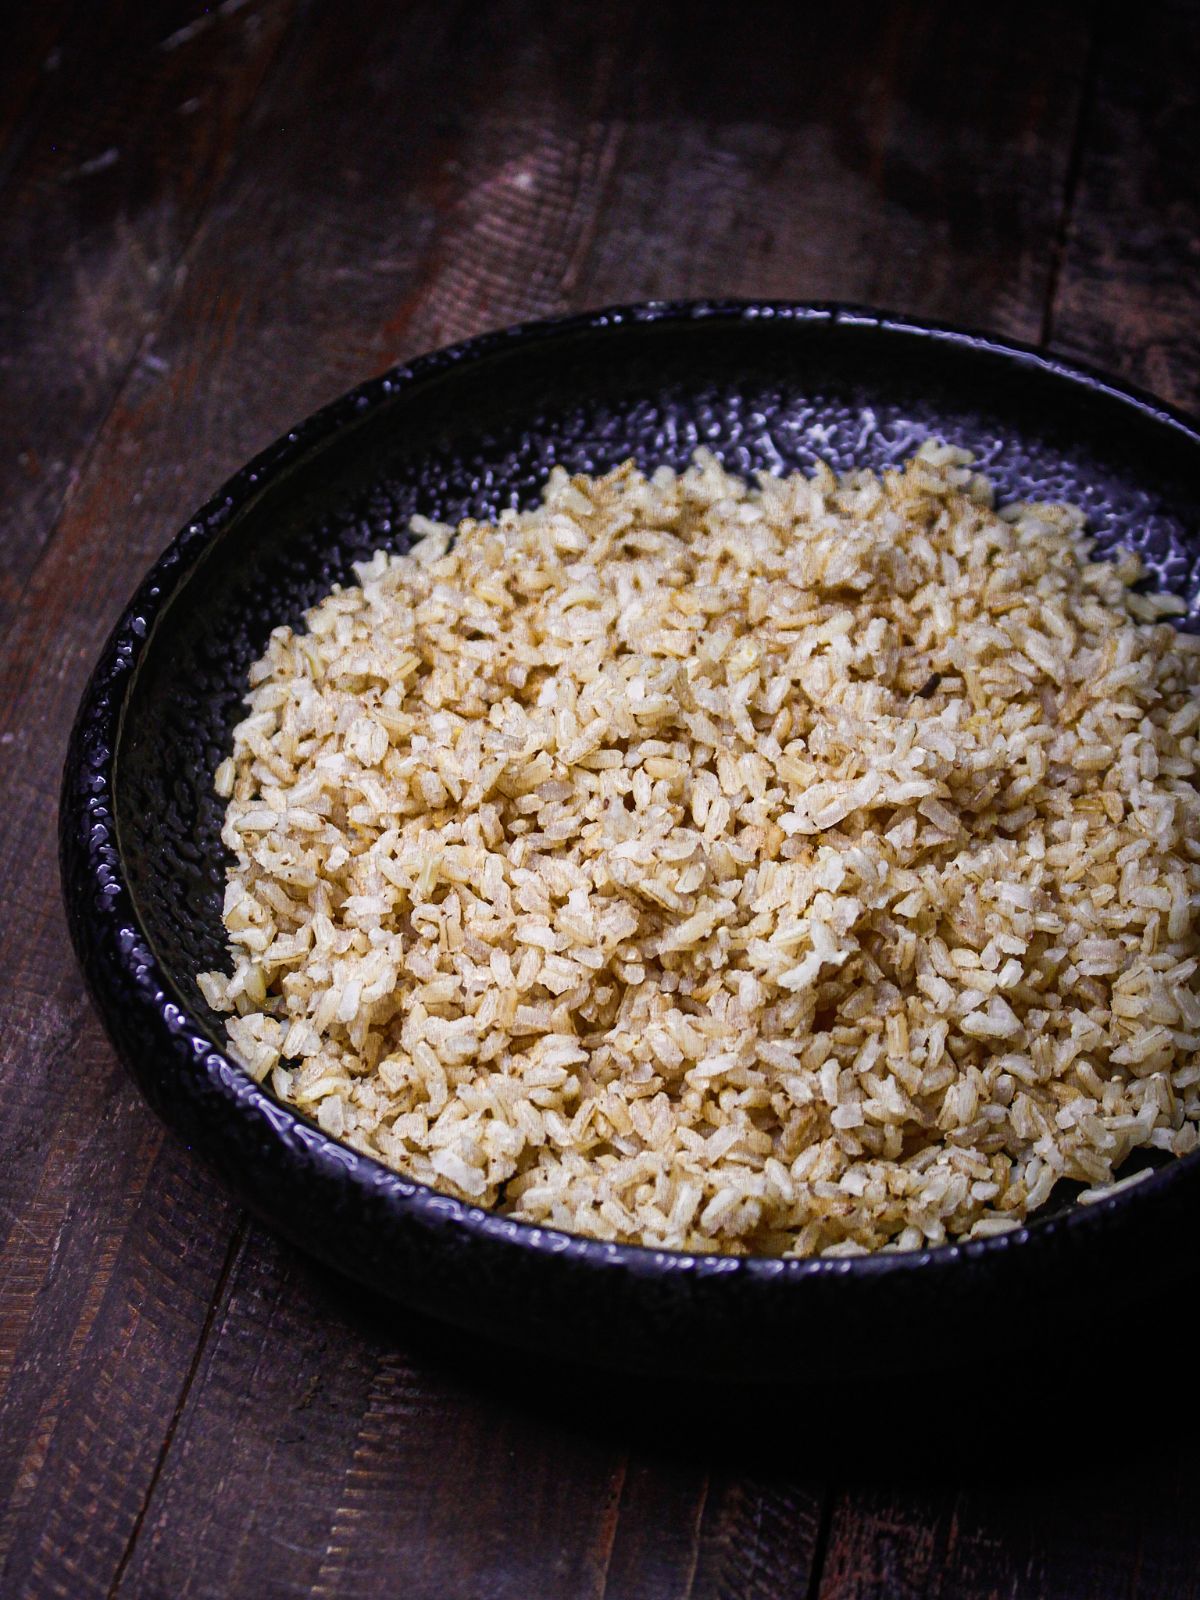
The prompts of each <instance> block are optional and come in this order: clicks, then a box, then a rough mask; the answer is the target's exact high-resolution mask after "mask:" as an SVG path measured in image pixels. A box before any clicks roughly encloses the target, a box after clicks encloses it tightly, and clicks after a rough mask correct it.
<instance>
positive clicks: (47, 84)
mask: <svg viewBox="0 0 1200 1600" xmlns="http://www.w3.org/2000/svg"><path fill="white" fill-rule="evenodd" d="M294 3H295V0H254V3H253V4H247V5H245V6H238V5H231V4H229V3H226V4H224V5H220V6H218V7H216V8H215V9H214V10H213V11H212V12H210V13H209V15H208V17H207V18H206V19H205V20H206V22H207V24H208V25H206V26H204V27H198V26H196V16H195V7H194V6H193V5H190V4H188V3H186V0H158V3H156V4H152V5H144V4H140V3H138V0H117V3H114V4H111V5H110V4H105V5H102V6H88V7H83V8H80V10H79V12H78V14H77V16H76V17H75V18H74V26H73V27H72V28H71V29H70V30H69V31H68V32H67V34H66V35H65V37H64V39H63V40H62V41H61V42H60V43H59V44H58V46H57V47H56V53H51V54H50V57H49V59H50V60H51V62H52V66H53V70H51V71H49V72H47V71H46V70H45V59H46V57H45V56H44V55H43V58H42V59H41V60H40V61H37V60H36V58H34V64H36V66H37V70H38V72H39V74H40V81H39V82H38V84H37V85H36V86H34V88H36V91H37V92H36V93H35V92H34V88H30V90H29V92H28V93H27V95H26V99H28V100H29V101H30V107H29V115H28V119H27V123H26V124H25V125H21V126H18V127H17V128H16V129H12V130H10V143H11V145H12V147H13V149H14V160H13V164H12V168H11V170H10V171H9V172H8V174H7V180H6V182H5V184H4V189H3V195H2V204H3V207H4V211H5V226H4V230H3V235H2V241H3V242H2V244H0V350H2V351H3V358H2V360H3V366H2V371H3V379H4V382H3V388H2V390H0V438H3V441H4V443H3V447H2V449H3V454H2V455H0V628H3V627H4V626H5V625H6V623H7V621H8V619H9V618H10V617H11V616H12V613H13V609H14V607H15V605H16V603H17V600H18V597H19V595H20V594H21V591H22V590H23V588H24V585H25V583H26V582H27V581H28V577H29V574H30V572H31V571H32V568H33V565H34V564H35V562H36V561H37V559H38V556H39V553H40V552H41V550H42V548H43V546H44V544H45V542H46V540H47V539H48V538H49V537H50V534H51V531H52V529H53V527H54V525H55V521H56V519H57V517H58V515H59V513H60V511H61V509H62V505H63V502H64V500H65V498H66V496H67V495H68V494H69V493H70V491H71V488H72V486H73V484H74V483H75V482H76V480H77V477H78V473H79V470H80V463H81V461H82V460H83V458H84V456H85V453H86V450H87V447H88V445H89V444H90V442H91V440H92V438H93V436H94V434H95V432H96V429H97V427H98V426H99V424H100V422H101V421H102V420H103V418H104V416H105V414H106V413H107V411H108V409H109V407H110V406H111V405H112V403H113V400H114V398H115V396H116V394H117V391H118V389H119V388H120V385H121V384H122V382H123V381H124V379H125V375H126V373H127V372H128V370H129V367H130V364H131V363H132V362H133V361H135V360H137V359H140V360H142V361H146V362H149V363H151V364H153V362H154V361H155V359H156V358H155V355H154V352H153V348H152V338H151V336H152V332H153V326H154V319H155V314H156V312H157V310H158V309H159V308H160V307H161V305H162V304H163V301H164V297H165V296H166V295H167V294H168V293H169V292H170V289H171V282H172V277H173V274H174V271H175V268H176V266H177V265H178V262H179V260H180V257H181V255H182V252H183V250H184V248H185V247H186V245H187V243H188V241H189V240H190V238H191V236H192V234H193V232H194V230H195V227H196V224H197V221H198V219H199V217H200V216H201V215H202V214H203V211H204V208H205V207H206V205H207V204H208V202H209V200H210V199H211V197H212V195H213V193H214V192H215V191H216V189H217V188H218V187H219V185H220V182H221V180H222V178H223V177H224V175H225V173H226V171H227V170H228V167H229V163H230V160H231V157H232V153H233V149H234V146H235V143H236V138H237V133H238V130H239V128H240V127H241V125H242V122H243V120H244V118H245V115H246V112H247V109H248V107H249V105H250V103H251V101H252V99H253V96H254V94H255V92H256V90H257V88H258V86H259V84H260V82H261V80H262V76H263V73H264V72H265V71H266V69H267V67H268V65H269V63H270V62H271V60H272V59H273V58H274V55H275V52H276V50H277V48H278V45H279V41H280V39H281V37H282V35H283V31H284V28H285V25H286V21H287V18H288V16H289V15H290V13H291V11H292V9H293V7H294ZM56 9H57V8H56V7H49V8H47V10H48V13H50V14H53V12H54V11H55V10H56ZM20 10H21V12H22V14H23V15H24V17H25V19H26V20H25V22H24V23H23V24H22V27H23V29H24V31H25V32H26V33H27V34H32V33H33V32H34V28H35V24H34V21H33V19H34V18H36V17H38V16H40V14H41V12H42V10H43V8H42V7H41V6H39V5H31V6H27V7H22V8H20ZM25 45H26V47H27V48H29V49H30V50H33V48H34V40H33V39H32V38H30V39H27V40H26V41H25ZM3 120H4V118H3V117H2V116H0V126H2V124H3Z"/></svg>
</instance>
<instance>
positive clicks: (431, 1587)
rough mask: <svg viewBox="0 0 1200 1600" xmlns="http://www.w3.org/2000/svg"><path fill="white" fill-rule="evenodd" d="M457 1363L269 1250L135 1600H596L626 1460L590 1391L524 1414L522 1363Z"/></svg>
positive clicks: (210, 1361) (166, 1492)
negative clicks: (176, 1599)
mask: <svg viewBox="0 0 1200 1600" xmlns="http://www.w3.org/2000/svg"><path fill="white" fill-rule="evenodd" d="M449 1350H450V1355H449V1357H447V1356H446V1353H445V1348H444V1341H443V1337H442V1335H441V1333H440V1331H438V1330H435V1329H432V1328H429V1327H427V1326H424V1325H418V1326H416V1327H414V1326H413V1325H411V1324H407V1325H406V1324H405V1322H403V1321H400V1320H398V1319H397V1318H396V1317H395V1316H394V1314H393V1313H392V1312H391V1311H390V1310H389V1309H388V1308H387V1307H386V1306H384V1305H382V1304H381V1303H380V1302H379V1301H377V1300H375V1299H374V1298H373V1297H371V1296H369V1295H366V1294H363V1293H361V1292H359V1291H357V1290H355V1289H353V1288H351V1287H349V1286H347V1285H345V1284H343V1283H342V1282H341V1281H339V1280H338V1279H337V1278H336V1277H335V1276H334V1275H332V1274H330V1273H328V1272H326V1271H323V1270H321V1269H320V1268H317V1267H315V1266H313V1265H311V1264H310V1263H308V1262H306V1261H304V1260H302V1259H301V1258H300V1257H299V1256H298V1255H297V1254H296V1253H295V1252H294V1251H292V1250H290V1249H289V1248H287V1247H285V1246H284V1245H282V1244H281V1243H280V1242H278V1241H276V1240H275V1239H274V1238H273V1237H271V1236H270V1235H268V1234H266V1233H265V1232H258V1231H257V1230H255V1231H253V1232H252V1233H251V1235H250V1238H249V1240H248V1242H247V1248H246V1250H245V1251H244V1252H243V1254H242V1256H241V1257H240V1259H239V1261H238V1264H237V1268H236V1270H235V1273H234V1275H233V1277H232V1279H231V1281H230V1286H229V1293H228V1296H227V1299H226V1302H225V1307H224V1310H223V1312H222V1316H221V1319H220V1321H219V1323H218V1324H217V1325H216V1327H215V1329H214V1338H213V1340H212V1341H211V1343H210V1346H209V1350H208V1351H207V1352H206V1357H205V1360H204V1363H203V1366H202V1369H201V1372H200V1374H199V1376H198V1378H197V1381H196V1383H195V1385H194V1386H193V1390H192V1395H191V1398H190V1400H189V1407H188V1414H187V1416H186V1417H185V1419H184V1422H183V1426H182V1428H181V1431H180V1435H179V1441H178V1448H177V1450H176V1452H175V1453H174V1455H173V1460H172V1465H174V1464H175V1462H178V1463H179V1464H180V1470H171V1469H170V1468H169V1469H168V1474H167V1476H166V1478H165V1479H164V1482H163V1484H162V1486H161V1488H160V1492H159V1494H158V1495H157V1496H156V1498H155V1503H154V1507H153V1515H152V1518H151V1520H150V1521H149V1522H148V1524H147V1529H146V1532H145V1534H144V1536H143V1537H142V1539H141V1540H140V1541H139V1543H138V1546H137V1549H136V1551H135V1554H134V1559H133V1562H132V1564H131V1566H130V1567H129V1569H128V1571H127V1573H126V1574H125V1578H124V1583H123V1585H122V1590H121V1592H122V1593H128V1594H130V1595H140V1594H164V1595H165V1594H170V1595H172V1596H175V1595H221V1594H260V1593H265V1592H272V1593H288V1594H291V1593H295V1594H301V1593H309V1592H314V1593H320V1594H336V1595H342V1594H356V1595H361V1594H375V1593H380V1592H385V1591H384V1585H385V1583H386V1585H387V1586H388V1587H387V1589H386V1592H390V1593H396V1594H403V1595H404V1596H405V1597H406V1600H459V1597H462V1600H467V1597H474V1596H477V1595H479V1594H481V1593H486V1594H487V1595H489V1596H490V1597H494V1600H525V1597H526V1596H529V1595H535V1594H536V1595H538V1596H539V1597H544V1600H560V1597H561V1600H573V1597H575V1596H580V1595H592V1594H596V1595H598V1594H599V1593H600V1592H601V1588H602V1584H603V1567H604V1561H605V1552H606V1548H607V1543H608V1541H609V1539H610V1537H611V1531H610V1530H611V1525H612V1523H613V1521H614V1518H615V1512H616V1505H617V1499H618V1497H619V1494H620V1490H621V1482H622V1475H623V1461H622V1454H621V1451H620V1450H619V1449H617V1448H615V1447H614V1446H613V1445H612V1444H611V1443H610V1442H609V1441H607V1440H606V1439H604V1438H603V1437H600V1438H596V1437H592V1436H590V1435H589V1431H588V1429H587V1427H586V1417H587V1412H588V1409H589V1408H590V1407H592V1406H594V1404H595V1400H596V1396H595V1394H594V1390H592V1386H591V1385H590V1383H589V1385H588V1387H589V1390H591V1391H592V1392H589V1393H587V1394H586V1395H582V1396H579V1397H577V1399H576V1403H574V1404H572V1402H571V1398H570V1396H569V1394H568V1393H566V1392H564V1391H563V1390H562V1389H561V1388H559V1389H558V1399H559V1401H560V1402H561V1409H559V1406H555V1407H547V1406H545V1405H544V1404H543V1405H542V1406H541V1407H540V1408H539V1407H538V1406H537V1405H536V1403H535V1404H534V1405H533V1406H530V1407H528V1408H526V1407H523V1406H522V1405H521V1404H515V1405H514V1403H513V1400H514V1395H515V1396H518V1397H520V1396H522V1389H523V1385H524V1383H525V1382H527V1381H528V1379H527V1376H526V1375H525V1374H524V1373H523V1370H522V1367H521V1364H520V1363H519V1362H517V1361H509V1360H508V1359H506V1357H505V1356H504V1354H503V1353H502V1352H500V1351H498V1350H496V1349H494V1348H491V1347H488V1346H487V1345H484V1346H482V1347H480V1346H478V1345H477V1344H476V1345H472V1344H470V1343H469V1342H467V1341H464V1340H461V1339H455V1338H451V1340H450V1342H449ZM555 1381H556V1380H555ZM534 1399H535V1401H536V1396H535V1397H534ZM581 1421H582V1422H584V1424H585V1425H584V1426H582V1427H581V1426H579V1425H578V1424H579V1423H580V1422H581ZM218 1462H219V1463H220V1467H219V1481H220V1492H218V1493H211V1492H210V1493H207V1494H201V1495H200V1497H199V1499H197V1498H196V1496H195V1489H196V1484H197V1482H198V1481H200V1480H199V1479H198V1477H197V1474H198V1473H200V1474H204V1475H205V1476H206V1477H207V1479H208V1482H209V1484H210V1485H211V1484H213V1483H214V1482H216V1481H217V1480H216V1479H214V1478H213V1477H211V1476H209V1475H210V1474H212V1473H213V1472H214V1470H217V1469H216V1463H218Z"/></svg>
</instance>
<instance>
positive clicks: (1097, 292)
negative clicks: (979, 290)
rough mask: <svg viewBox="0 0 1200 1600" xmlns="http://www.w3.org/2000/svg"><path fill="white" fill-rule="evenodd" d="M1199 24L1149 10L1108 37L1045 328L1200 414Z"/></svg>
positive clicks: (1068, 346)
mask: <svg viewBox="0 0 1200 1600" xmlns="http://www.w3.org/2000/svg"><path fill="white" fill-rule="evenodd" d="M1197 74H1200V18H1198V16H1197V10H1196V6H1195V5H1194V4H1192V3H1190V0H1176V3H1171V0H1166V3H1164V0H1155V3H1154V4H1152V5H1150V6H1149V7H1147V8H1145V9H1144V10H1142V11H1140V12H1139V14H1138V19H1137V22H1136V24H1134V25H1132V26H1131V25H1130V22H1129V19H1128V18H1127V17H1124V16H1123V15H1122V14H1121V13H1120V11H1119V10H1118V9H1116V8H1112V11H1111V14H1110V16H1109V19H1108V22H1107V24H1106V26H1105V29H1104V31H1103V34H1102V37H1101V41H1100V50H1099V60H1098V65H1097V82H1096V90H1095V93H1094V95H1093V96H1092V99H1091V102H1090V108H1089V113H1088V117H1087V123H1086V128H1085V130H1084V135H1085V144H1084V153H1083V158H1082V160H1081V162H1080V169H1079V182H1078V186H1077V192H1076V201H1075V206H1074V209H1073V213H1072V216H1071V221H1070V227H1069V230H1068V233H1067V238H1066V247H1065V251H1064V257H1063V263H1062V269H1061V272H1060V275H1059V280H1058V292H1057V295H1056V296H1055V301H1054V306H1053V308H1052V316H1051V321H1050V332H1051V341H1052V344H1053V346H1054V348H1055V349H1059V350H1063V351H1065V352H1067V353H1069V354H1075V355H1080V356H1084V357H1085V358H1087V359H1088V360H1090V361H1094V362H1096V363H1097V364H1098V365H1100V366H1102V367H1105V368H1107V369H1109V370H1110V371H1112V372H1116V373H1118V374H1120V375H1122V376H1124V377H1127V378H1129V379H1131V380H1132V381H1134V382H1135V383H1140V384H1142V385H1144V386H1145V387H1146V388H1148V389H1151V390H1152V391H1153V392H1154V393H1156V394H1159V395H1161V396H1162V397H1163V398H1164V399H1165V400H1171V401H1174V403H1175V404H1176V405H1180V406H1184V407H1186V408H1189V409H1190V410H1191V411H1192V412H1194V413H1200V99H1198V97H1197V94H1196V82H1197Z"/></svg>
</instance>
